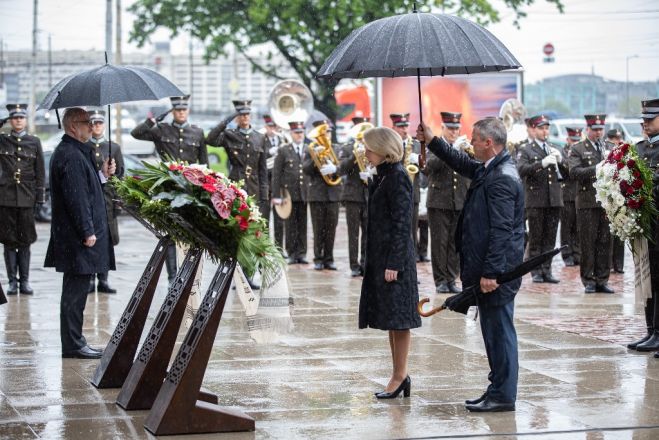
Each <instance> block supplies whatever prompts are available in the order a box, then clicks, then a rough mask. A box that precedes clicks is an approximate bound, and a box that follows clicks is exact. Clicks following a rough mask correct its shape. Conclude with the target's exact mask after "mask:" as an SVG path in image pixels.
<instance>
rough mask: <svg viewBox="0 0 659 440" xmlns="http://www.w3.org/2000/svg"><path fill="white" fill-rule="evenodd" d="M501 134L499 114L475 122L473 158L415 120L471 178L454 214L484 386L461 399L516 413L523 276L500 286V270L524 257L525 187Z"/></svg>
mask: <svg viewBox="0 0 659 440" xmlns="http://www.w3.org/2000/svg"><path fill="white" fill-rule="evenodd" d="M506 138H507V132H506V127H505V126H504V125H503V122H502V121H501V120H499V119H498V118H487V119H483V120H481V121H478V122H476V124H474V128H473V133H472V138H471V144H472V145H473V147H474V156H475V159H472V158H471V157H469V155H468V154H467V153H465V152H463V151H460V150H457V149H455V148H452V147H451V146H450V145H449V144H448V143H447V142H446V141H445V140H444V139H442V138H438V137H434V138H433V135H432V131H431V129H430V127H428V126H425V125H424V126H419V129H418V131H417V139H419V140H424V139H425V140H428V141H430V142H429V144H428V148H429V149H430V151H432V152H433V154H435V155H436V156H438V157H439V158H440V159H442V160H443V161H445V162H446V163H447V164H448V165H449V166H450V167H451V168H453V169H454V170H456V171H458V172H459V173H460V174H462V175H463V176H465V177H467V178H469V179H471V184H470V187H469V192H468V193H467V199H466V200H465V203H464V208H463V210H462V213H461V214H460V220H459V222H458V229H457V233H456V244H457V246H458V252H459V254H460V277H461V279H462V284H463V285H464V286H472V285H475V286H478V287H479V290H478V293H477V296H476V297H477V303H478V310H479V312H480V322H481V331H482V333H483V340H484V342H485V351H486V353H487V359H488V361H489V365H490V374H489V376H488V378H489V380H490V385H489V386H488V388H487V391H486V392H485V393H484V394H483V396H481V397H480V398H478V399H474V400H468V401H466V408H467V410H469V411H476V412H495V411H514V410H515V401H516V398H517V377H518V370H519V366H518V365H519V364H518V358H517V357H518V356H517V334H516V332H515V325H514V322H513V310H514V299H515V295H516V294H517V291H518V290H519V287H520V285H521V283H522V280H521V279H519V278H518V279H516V280H514V281H511V282H508V283H505V284H502V285H499V284H498V283H497V281H496V278H497V276H498V275H500V274H502V273H505V272H508V271H510V270H512V269H513V268H515V267H516V266H518V265H519V264H520V263H521V262H522V259H523V257H524V188H523V187H522V181H521V179H520V177H519V174H518V172H517V169H516V168H515V165H514V164H513V162H512V159H511V157H510V154H509V153H508V151H507V150H506Z"/></svg>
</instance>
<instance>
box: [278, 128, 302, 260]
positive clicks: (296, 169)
mask: <svg viewBox="0 0 659 440" xmlns="http://www.w3.org/2000/svg"><path fill="white" fill-rule="evenodd" d="M288 125H289V128H290V131H291V142H289V143H287V144H284V145H282V146H281V147H279V151H278V152H277V156H275V163H274V166H273V168H272V195H273V200H272V203H273V204H275V205H277V204H280V203H281V202H282V197H283V194H282V193H283V191H284V190H286V191H288V193H289V194H290V196H291V205H292V207H291V214H290V215H289V216H288V218H287V219H286V227H285V228H284V229H285V231H286V252H287V253H288V264H308V262H307V259H306V256H307V186H306V184H305V183H306V178H305V175H304V171H303V169H302V163H303V160H304V156H305V155H306V154H307V149H308V145H309V142H308V141H307V140H306V139H305V138H304V121H299V122H289V123H288ZM275 215H276V214H275Z"/></svg>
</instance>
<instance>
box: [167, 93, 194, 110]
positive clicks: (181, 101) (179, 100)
mask: <svg viewBox="0 0 659 440" xmlns="http://www.w3.org/2000/svg"><path fill="white" fill-rule="evenodd" d="M169 100H170V101H171V102H172V108H173V109H174V110H185V109H187V108H188V101H190V95H185V96H171V97H170V98H169Z"/></svg>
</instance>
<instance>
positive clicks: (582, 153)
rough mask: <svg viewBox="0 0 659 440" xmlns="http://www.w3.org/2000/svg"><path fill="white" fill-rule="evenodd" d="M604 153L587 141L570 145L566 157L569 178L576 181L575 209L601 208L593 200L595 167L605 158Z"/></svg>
mask: <svg viewBox="0 0 659 440" xmlns="http://www.w3.org/2000/svg"><path fill="white" fill-rule="evenodd" d="M605 157H606V156H605V152H604V151H597V148H595V146H594V145H593V143H592V142H591V141H590V140H589V139H586V140H583V141H581V142H578V143H576V144H574V145H572V148H571V149H570V154H569V156H568V165H569V167H570V177H571V178H572V179H574V180H575V181H576V187H577V188H576V189H577V190H576V197H575V201H574V203H575V206H576V208H577V209H588V208H601V205H600V204H599V203H598V202H597V201H596V200H595V188H594V187H593V183H595V180H596V178H595V166H596V165H597V164H598V163H600V162H601V161H602V160H603V159H604V158H605Z"/></svg>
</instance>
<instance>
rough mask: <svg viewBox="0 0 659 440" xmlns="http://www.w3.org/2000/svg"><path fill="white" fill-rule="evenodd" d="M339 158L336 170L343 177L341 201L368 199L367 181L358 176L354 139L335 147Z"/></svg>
mask: <svg viewBox="0 0 659 440" xmlns="http://www.w3.org/2000/svg"><path fill="white" fill-rule="evenodd" d="M337 150H338V152H337V156H338V158H339V166H338V171H337V172H336V173H337V174H338V175H340V176H341V177H342V179H343V191H342V192H341V201H342V202H357V203H366V200H367V199H368V182H364V181H363V180H362V179H361V178H360V177H359V165H357V159H355V152H354V141H353V140H349V141H348V142H346V143H345V144H343V145H340V146H339V147H338V148H337Z"/></svg>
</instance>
